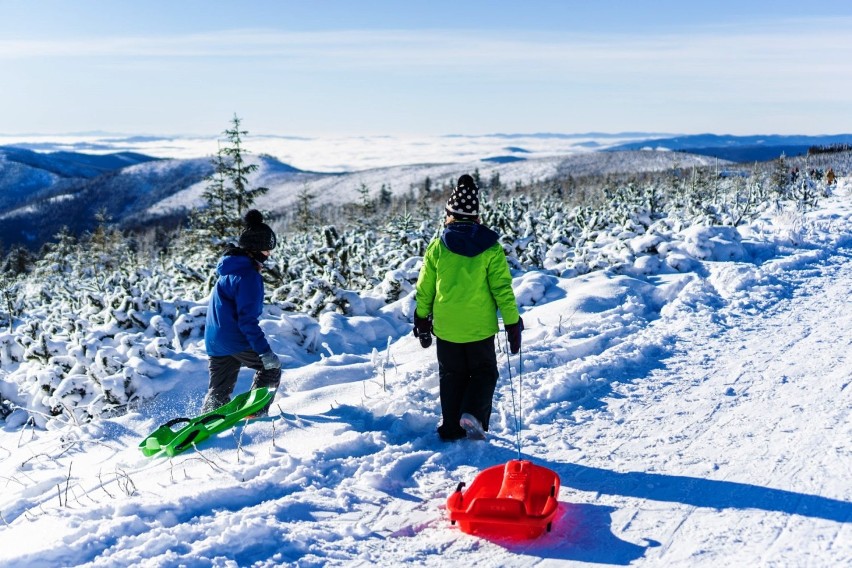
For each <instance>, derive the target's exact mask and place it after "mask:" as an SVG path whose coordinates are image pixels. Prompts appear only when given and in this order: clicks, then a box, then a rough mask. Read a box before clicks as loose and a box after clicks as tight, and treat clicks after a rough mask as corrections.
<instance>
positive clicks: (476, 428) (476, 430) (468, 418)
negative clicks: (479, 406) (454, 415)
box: [459, 412, 485, 440]
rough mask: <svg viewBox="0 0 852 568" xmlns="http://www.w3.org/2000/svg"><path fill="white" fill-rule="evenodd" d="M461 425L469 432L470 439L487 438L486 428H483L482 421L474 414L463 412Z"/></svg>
mask: <svg viewBox="0 0 852 568" xmlns="http://www.w3.org/2000/svg"><path fill="white" fill-rule="evenodd" d="M459 426H461V427H462V428H464V431H465V432H467V437H468V439H470V440H484V439H485V430H483V429H482V422H480V421H479V420H478V419H477V418H476V417H475V416H473V415H472V414H468V413H467V412H465V413H464V414H462V415H461V419H460V420H459Z"/></svg>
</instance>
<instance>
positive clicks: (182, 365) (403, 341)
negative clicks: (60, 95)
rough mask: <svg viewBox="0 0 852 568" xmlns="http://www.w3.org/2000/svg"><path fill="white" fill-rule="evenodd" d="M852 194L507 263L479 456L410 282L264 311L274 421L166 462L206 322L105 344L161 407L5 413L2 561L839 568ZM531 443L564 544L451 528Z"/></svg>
mask: <svg viewBox="0 0 852 568" xmlns="http://www.w3.org/2000/svg"><path fill="white" fill-rule="evenodd" d="M851 185H852V184H849V183H848V181H847V180H843V181H842V183H841V187H840V188H839V189H838V191H837V192H836V193H835V195H834V197H832V198H829V199H825V200H823V202H822V204H821V206H820V208H819V209H817V210H815V211H812V212H809V213H807V214H804V215H789V214H771V213H766V214H765V215H764V216H762V217H761V218H759V219H757V220H756V221H755V222H753V223H751V224H749V225H745V226H743V227H740V228H738V229H736V230H734V229H731V228H724V227H715V228H708V227H688V228H685V229H683V230H682V231H674V230H672V231H670V232H669V233H666V232H664V231H662V230H661V231H660V232H658V233H657V234H658V238H650V237H648V238H646V237H643V238H637V239H633V240H631V241H630V245H629V247H626V248H624V250H621V252H620V253H619V254H624V255H633V256H632V257H626V258H635V260H634V262H633V264H632V265H630V266H631V267H628V268H626V269H624V270H622V271H620V272H615V271H613V270H602V271H598V272H592V273H589V274H585V275H582V276H577V277H570V275H568V274H566V275H563V276H554V275H553V274H552V273H544V272H529V273H525V274H517V276H516V278H515V280H514V288H515V291H516V295H517V297H518V301H519V304H520V306H521V312H522V317H523V318H524V321H525V324H526V328H527V329H526V331H525V332H524V346H523V350H522V356H521V358H519V357H517V356H513V357H511V358H509V359H508V360H507V357H506V355H505V353H504V354H503V355H501V357H500V368H501V378H500V382H499V384H498V390H497V393H496V395H495V410H494V417H493V419H492V431H491V432H490V433H489V440H488V441H487V442H484V443H483V442H473V441H467V440H463V441H459V442H454V443H442V442H440V441H439V440H438V438H437V436H436V434H435V432H434V428H435V426H436V425H437V422H438V420H439V415H440V412H439V403H438V375H437V363H436V360H435V352H434V347H431V348H429V349H422V348H421V347H420V345H419V343H418V341H417V340H416V338H414V337H413V336H412V335H411V334H410V327H411V324H410V319H411V308H412V296H411V294H410V292H409V293H408V294H407V295H405V296H404V297H402V298H401V299H400V300H398V301H397V302H395V303H393V304H390V305H384V304H383V303H381V302H375V301H372V298H371V297H369V295H365V296H364V297H363V298H362V300H363V305H361V306H360V309H359V310H358V313H357V314H356V315H353V316H350V317H344V316H341V315H337V314H323V315H321V316H320V317H319V318H318V319H316V320H314V319H313V318H310V317H309V316H306V315H295V316H294V315H292V314H285V313H282V312H281V311H280V310H276V309H275V308H274V307H270V309H269V310H267V313H266V315H265V316H264V320H263V322H262V325H263V328H264V330H265V332H266V333H267V334H268V336H269V338H270V341H271V344H272V345H273V347H274V348H275V350H276V351H277V352H278V353H279V354H280V355H281V358H282V361H283V362H284V367H285V369H284V374H283V378H282V385H281V388H280V390H279V393H278V396H277V398H276V400H275V402H274V404H273V406H272V410H271V417H270V418H269V419H267V420H263V421H257V422H250V423H248V424H246V425H240V426H237V427H236V428H235V429H233V431H230V432H225V433H222V434H220V435H218V436H217V437H215V438H213V439H210V440H208V441H206V442H205V443H203V444H201V445H199V446H198V447H197V448H195V449H192V450H189V451H187V452H186V453H184V454H180V455H178V456H176V457H174V458H171V459H168V458H154V459H149V458H145V457H143V456H142V454H141V452H140V451H139V450H138V448H137V445H138V443H139V441H140V440H141V439H142V438H143V437H144V436H145V435H147V434H148V433H150V432H151V431H152V430H153V429H155V428H156V427H157V426H158V425H159V424H161V423H163V422H165V421H167V420H169V419H171V418H173V417H175V416H180V415H191V414H193V413H196V412H197V411H198V409H199V407H200V403H201V398H202V396H203V394H204V392H205V389H206V383H207V370H206V357H205V356H204V352H203V345H202V343H201V340H200V337H198V336H197V335H193V330H197V322H196V320H197V318H198V317H200V312H199V310H198V307H196V308H193V309H191V310H189V311H187V312H186V318H185V319H184V320H182V321H183V323H182V324H181V326H183V327H181V326H178V325H176V326H175V327H177V328H178V331H184V332H186V333H182V334H181V333H177V334H176V335H175V336H174V337H173V340H172V345H171V347H172V349H163V348H162V347H163V346H162V345H159V344H158V343H157V338H156V337H155V334H153V333H152V334H148V335H146V334H135V335H130V334H126V335H124V336H122V335H121V334H116V336H115V341H116V344H115V346H114V347H110V346H104V347H102V350H103V351H104V353H103V357H100V356H99V357H98V361H99V363H101V362H102V364H104V365H109V364H110V361H112V362H113V364H114V363H115V361H116V360H120V361H122V362H123V364H124V366H125V367H126V368H127V369H129V370H130V371H133V372H135V373H136V375H133V376H131V377H130V378H129V380H135V381H139V384H140V385H142V386H144V388H148V389H150V392H151V393H158V394H157V396H156V397H155V398H153V399H152V400H150V401H148V402H145V403H142V404H140V405H139V406H138V408H136V409H135V410H133V411H132V412H130V413H129V414H126V415H122V416H114V417H102V418H98V419H96V420H94V421H92V422H88V423H86V422H81V423H76V422H75V421H74V420H72V421H70V422H68V423H63V422H61V421H59V420H51V421H48V422H47V423H46V428H45V429H40V428H33V427H31V426H29V425H24V422H25V413H24V411H22V410H19V411H16V413H13V414H12V415H10V416H9V418H8V419H7V420H6V422H5V424H4V428H3V429H2V430H0V456H2V463H1V464H0V483H2V484H3V493H2V496H0V562H2V564H3V565H6V566H28V567H29V566H33V567H37V566H129V565H138V566H178V565H181V566H324V565H346V566H367V565H379V566H393V565H401V564H409V563H410V564H414V565H422V566H456V565H463V566H538V565H569V566H583V565H627V564H631V565H637V566H844V565H847V566H848V565H850V564H852V523H850V521H852V484H850V482H849V479H850V473H852V448H851V447H850V440H852V416H850V409H852V396H850V391H852V389H850V382H852V365H850V356H852V347H851V346H852V340H850V337H852V295H850V287H852V285H851V284H850V282H852V238H851V237H850V236H852V192H850V186H851ZM649 239H650V240H649ZM654 248H655V249H656V250H657V251H658V254H656V255H649V254H647V251H649V250H651V249H654ZM613 254H615V253H613ZM649 259H656V262H657V264H655V263H654V262H653V261H652V260H649ZM553 262H554V263H555V264H554V265H555V266H558V258H554V259H553ZM406 269H407V270H411V271H416V269H417V265H416V263H409V264H408V265H407V266H406ZM557 272H558V270H557ZM377 306H381V307H377ZM150 325H151V326H156V325H157V321H154V320H153V319H152V321H151V324H150ZM113 331H114V330H113ZM294 337H299V338H301V339H303V341H300V342H298V343H297V342H296V341H294V340H293V338H294ZM159 339H162V338H159ZM500 344H501V347H503V348H505V345H504V342H502V341H501V342H500ZM4 348H8V345H7V346H5V347H4ZM47 349H50V346H49V345H48V346H47ZM110 349H112V351H110ZM166 354H168V355H166ZM69 364H70V363H69ZM4 372H8V370H4ZM510 377H511V380H510ZM143 379H144V381H143ZM44 380H52V379H51V378H50V377H46V378H45V379H44ZM65 380H66V381H69V383H68V384H67V385H65V386H63V387H62V388H63V389H66V390H70V391H73V374H69V376H68V377H67V378H66V379H65ZM250 381H251V376H250V374H249V373H248V372H244V373H243V374H242V375H241V378H240V382H239V384H238V390H240V391H241V390H245V389H246V388H247V387H248V385H249V383H250ZM4 385H8V383H4V382H2V381H0V386H4ZM107 386H108V385H107ZM4 388H6V387H5V386H4ZM3 394H4V396H5V397H7V398H10V397H12V396H13V393H8V392H5V393H3ZM513 401H516V402H517V401H519V402H520V404H519V405H518V404H513ZM518 406H519V407H520V409H521V416H520V417H521V418H522V430H521V432H520V436H519V437H518V436H517V434H518V432H517V430H516V420H515V417H516V415H515V413H514V410H513V409H516V408H518ZM518 440H520V452H521V454H522V456H523V457H524V458H527V459H531V460H533V461H534V462H535V463H537V464H539V465H542V466H544V467H547V468H549V469H552V470H553V471H555V472H556V473H557V474H558V475H559V476H560V479H561V484H562V489H561V491H560V493H559V502H560V508H559V512H558V515H557V518H556V520H555V522H554V526H553V531H552V532H550V533H547V534H545V535H543V536H542V537H540V538H538V539H536V540H532V541H503V540H499V539H495V538H490V539H488V538H480V537H477V536H471V535H468V534H465V533H463V532H461V531H460V530H459V529H458V528H457V527H455V526H452V525H451V524H450V522H449V520H448V518H447V513H446V510H445V505H444V504H445V501H446V498H447V497H448V496H449V495H450V493H451V492H452V491H453V490H454V489H455V486H456V484H457V483H458V482H459V481H465V482H467V483H468V484H469V483H470V481H472V479H473V478H474V476H475V475H476V473H477V472H478V471H481V470H483V469H485V468H487V467H490V466H492V465H495V464H500V463H503V462H505V461H507V460H509V459H514V458H516V457H517V455H518V445H517V443H516V442H517V441H518Z"/></svg>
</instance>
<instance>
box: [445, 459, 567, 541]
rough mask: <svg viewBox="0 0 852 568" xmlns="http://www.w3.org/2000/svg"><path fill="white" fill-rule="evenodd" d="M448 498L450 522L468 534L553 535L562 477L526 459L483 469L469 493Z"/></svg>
mask: <svg viewBox="0 0 852 568" xmlns="http://www.w3.org/2000/svg"><path fill="white" fill-rule="evenodd" d="M462 487H464V482H461V483H459V485H458V487H457V488H456V491H455V493H453V494H452V495H450V497H449V498H448V499H447V510H448V511H449V512H450V522H451V523H452V524H456V522H458V524H459V528H461V530H463V531H464V532H466V533H470V534H480V535H486V534H487V535H491V536H504V537H514V538H535V537H537V536H539V535H541V534H542V533H543V532H544V531H545V530H547V531H548V532H550V529H551V527H552V523H553V517H555V516H556V510H557V508H558V506H559V502H558V501H557V500H556V499H557V497H558V495H559V476H558V475H556V473H555V472H553V471H551V470H549V469H547V468H546V467H541V466H538V465H535V464H533V463H532V462H530V461H527V460H510V461H508V462H506V463H505V465H495V466H493V467H489V468H488V469H485V470H483V471H482V472H481V473H480V474H479V475H477V476H476V479H474V480H473V483H471V484H470V487H469V488H468V489H467V491H464V492H462Z"/></svg>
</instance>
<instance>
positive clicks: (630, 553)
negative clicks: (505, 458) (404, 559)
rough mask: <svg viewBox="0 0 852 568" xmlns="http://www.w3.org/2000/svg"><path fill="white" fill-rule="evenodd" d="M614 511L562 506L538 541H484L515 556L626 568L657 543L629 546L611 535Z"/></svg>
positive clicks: (487, 537) (492, 539)
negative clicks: (549, 529) (549, 527)
mask: <svg viewBox="0 0 852 568" xmlns="http://www.w3.org/2000/svg"><path fill="white" fill-rule="evenodd" d="M615 510H616V509H615V508H614V507H606V506H603V505H591V504H588V503H565V502H560V503H559V512H558V513H557V516H556V518H555V519H554V521H553V530H552V532H549V533H545V534H544V535H543V536H541V537H539V538H537V539H535V540H514V539H506V538H500V537H492V536H488V535H480V536H481V537H482V538H484V539H486V540H488V541H490V542H493V543H494V544H497V545H498V546H501V547H503V548H505V549H506V550H508V551H510V552H512V553H513V554H518V555H526V556H531V557H535V558H541V559H550V560H564V561H574V562H588V563H593V564H608V565H615V566H627V565H629V564H630V563H631V562H633V561H634V560H638V559H639V558H642V557H643V556H644V555H645V551H646V550H647V549H648V548H651V547H654V546H659V543H657V542H655V541H650V540H648V541H646V543H645V545H638V544H634V543H632V542H627V541H626V540H622V539H620V538H618V537H617V536H615V535H614V534H613V533H612V529H611V528H610V527H611V526H612V513H613V512H614V511H615Z"/></svg>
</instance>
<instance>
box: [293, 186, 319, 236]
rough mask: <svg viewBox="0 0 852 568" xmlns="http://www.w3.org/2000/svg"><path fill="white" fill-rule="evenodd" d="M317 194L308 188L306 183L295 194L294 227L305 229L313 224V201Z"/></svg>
mask: <svg viewBox="0 0 852 568" xmlns="http://www.w3.org/2000/svg"><path fill="white" fill-rule="evenodd" d="M316 198H317V196H316V195H315V194H314V193H313V192H312V191H311V190H310V188H309V187H308V184H305V185H304V187H302V191H300V192H299V195H297V196H296V228H297V229H298V230H300V231H307V230H308V229H310V228H311V227H312V225H313V223H312V218H313V209H312V208H313V203H314V200H315V199H316Z"/></svg>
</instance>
